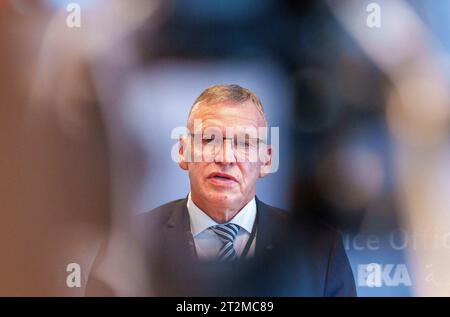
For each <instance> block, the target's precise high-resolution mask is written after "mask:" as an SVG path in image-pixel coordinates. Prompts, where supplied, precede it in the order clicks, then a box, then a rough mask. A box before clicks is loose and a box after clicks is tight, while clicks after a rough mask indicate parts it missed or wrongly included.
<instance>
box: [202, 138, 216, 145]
mask: <svg viewBox="0 0 450 317" xmlns="http://www.w3.org/2000/svg"><path fill="white" fill-rule="evenodd" d="M214 142H215V137H214V136H211V137H203V143H204V144H211V143H214Z"/></svg>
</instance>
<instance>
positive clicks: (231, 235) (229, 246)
mask: <svg viewBox="0 0 450 317" xmlns="http://www.w3.org/2000/svg"><path fill="white" fill-rule="evenodd" d="M211 230H212V231H214V233H215V234H217V236H218V237H219V238H220V240H221V241H222V243H223V244H222V247H221V248H220V250H219V254H218V259H219V261H232V260H235V259H237V257H238V256H237V254H236V251H235V250H234V247H233V242H234V239H235V238H236V236H237V233H238V232H239V226H238V225H236V224H234V223H227V224H224V225H217V226H213V227H211Z"/></svg>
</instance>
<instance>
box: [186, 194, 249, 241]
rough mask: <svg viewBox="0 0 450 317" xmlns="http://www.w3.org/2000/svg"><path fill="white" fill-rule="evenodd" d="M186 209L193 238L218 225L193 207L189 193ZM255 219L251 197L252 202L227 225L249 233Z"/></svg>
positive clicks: (195, 206)
mask: <svg viewBox="0 0 450 317" xmlns="http://www.w3.org/2000/svg"><path fill="white" fill-rule="evenodd" d="M187 209H188V212H189V219H190V223H191V232H192V235H193V236H194V237H195V236H196V235H198V234H200V233H201V232H203V231H205V230H206V229H208V228H209V227H212V226H217V225H218V223H217V222H215V221H214V220H213V219H211V218H210V217H209V216H208V215H207V214H206V213H205V212H204V211H203V210H201V209H200V208H198V207H197V205H195V203H194V202H193V201H192V199H191V193H189V196H188V201H187ZM255 218H256V201H255V197H253V198H252V200H250V201H249V202H248V203H247V204H246V205H245V206H244V207H243V208H242V209H241V210H240V211H239V212H238V213H237V214H236V216H234V217H233V219H231V220H230V221H229V222H228V223H234V224H236V225H238V226H239V227H241V228H243V229H245V231H247V232H248V233H250V232H251V231H252V228H253V223H254V222H255Z"/></svg>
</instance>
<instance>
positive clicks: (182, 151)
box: [178, 136, 190, 170]
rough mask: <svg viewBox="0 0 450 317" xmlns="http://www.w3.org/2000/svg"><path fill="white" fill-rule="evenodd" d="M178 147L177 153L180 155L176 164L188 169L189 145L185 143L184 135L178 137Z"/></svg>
mask: <svg viewBox="0 0 450 317" xmlns="http://www.w3.org/2000/svg"><path fill="white" fill-rule="evenodd" d="M178 144H179V148H178V154H179V156H180V161H179V162H178V165H179V166H180V167H181V168H182V169H184V170H187V169H188V161H189V160H188V159H187V158H189V156H190V154H189V152H190V151H189V147H188V144H187V139H186V136H181V137H180V139H179V142H178Z"/></svg>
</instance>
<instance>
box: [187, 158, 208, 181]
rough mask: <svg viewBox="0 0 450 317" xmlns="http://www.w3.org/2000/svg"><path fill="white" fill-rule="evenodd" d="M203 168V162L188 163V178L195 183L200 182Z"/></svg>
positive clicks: (203, 171)
mask: <svg viewBox="0 0 450 317" xmlns="http://www.w3.org/2000/svg"><path fill="white" fill-rule="evenodd" d="M205 168H206V166H205V164H204V163H190V164H189V166H188V169H189V178H190V179H191V180H192V181H194V182H196V183H199V182H202V181H203V175H204V173H205Z"/></svg>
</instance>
